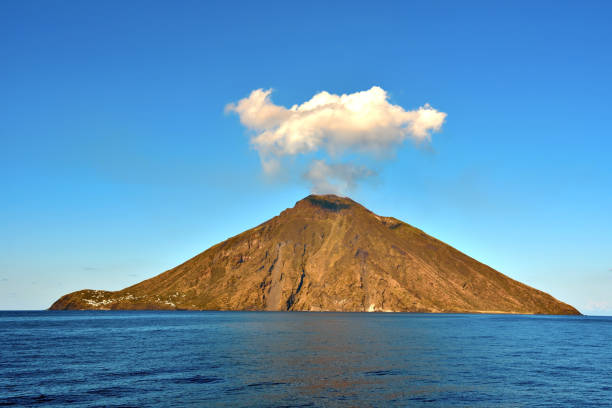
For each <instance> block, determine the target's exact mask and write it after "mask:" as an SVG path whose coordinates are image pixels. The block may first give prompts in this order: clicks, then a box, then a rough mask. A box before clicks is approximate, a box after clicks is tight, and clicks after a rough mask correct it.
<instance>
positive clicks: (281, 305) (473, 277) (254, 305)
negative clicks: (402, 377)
mask: <svg viewBox="0 0 612 408" xmlns="http://www.w3.org/2000/svg"><path fill="white" fill-rule="evenodd" d="M51 309H196V310H202V309H204V310H310V311H402V312H403V311H409V312H504V313H542V314H578V311H577V310H576V309H574V308H573V307H571V306H569V305H567V304H565V303H562V302H560V301H558V300H556V299H555V298H553V297H552V296H550V295H548V294H546V293H544V292H541V291H539V290H536V289H533V288H531V287H529V286H527V285H524V284H522V283H520V282H517V281H515V280H513V279H510V278H508V277H507V276H505V275H503V274H501V273H499V272H497V271H495V270H494V269H492V268H490V267H488V266H486V265H484V264H482V263H480V262H478V261H476V260H474V259H472V258H470V257H469V256H467V255H465V254H463V253H461V252H459V251H457V250H456V249H454V248H452V247H450V246H448V245H446V244H444V243H443V242H441V241H438V240H437V239H435V238H433V237H430V236H429V235H427V234H425V233H424V232H422V231H420V230H418V229H416V228H414V227H412V226H410V225H408V224H406V223H403V222H401V221H399V220H397V219H395V218H391V217H380V216H378V215H376V214H374V213H372V212H371V211H369V210H367V209H366V208H364V207H363V206H361V205H359V204H357V203H356V202H354V201H352V200H350V199H348V198H341V197H336V196H309V197H306V198H305V199H303V200H301V201H299V202H298V203H296V205H295V207H293V208H290V209H287V210H285V211H283V212H282V213H281V214H280V215H278V216H277V217H274V218H272V219H271V220H269V221H267V222H265V223H263V224H261V225H259V226H257V227H255V228H253V229H251V230H248V231H245V232H243V233H242V234H240V235H237V236H235V237H233V238H230V239H228V240H226V241H224V242H222V243H220V244H217V245H215V246H213V247H212V248H210V249H208V250H206V251H204V252H203V253H201V254H199V255H197V256H195V257H194V258H192V259H190V260H188V261H187V262H185V263H183V264H182V265H179V266H177V267H175V268H173V269H171V270H169V271H166V272H164V273H162V274H160V275H158V276H156V277H154V278H151V279H148V280H146V281H143V282H141V283H138V284H136V285H134V286H131V287H129V288H126V289H123V290H120V291H117V292H106V291H98V290H82V291H79V292H74V293H71V294H68V295H65V296H63V297H62V298H61V299H59V300H58V301H57V302H55V303H54V304H53V305H52V306H51Z"/></svg>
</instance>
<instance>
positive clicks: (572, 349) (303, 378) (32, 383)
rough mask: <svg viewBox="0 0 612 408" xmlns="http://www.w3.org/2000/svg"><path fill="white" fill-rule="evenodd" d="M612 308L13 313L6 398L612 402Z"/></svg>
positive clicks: (328, 403)
mask: <svg viewBox="0 0 612 408" xmlns="http://www.w3.org/2000/svg"><path fill="white" fill-rule="evenodd" d="M611 339H612V318H610V317H585V316H567V317H566V316H512V315H429V314H378V313H295V312H294V313H283V312H279V313H274V312H268V313H259V312H124V311H121V312H120V311H116V312H115V311H113V312H102V311H90V312H89V311H88V312H77V311H75V312H54V311H41V312H0V363H1V364H0V406H11V405H14V406H64V405H68V404H70V405H72V406H77V407H78V406H84V407H90V406H147V407H154V406H158V407H167V406H227V407H252V406H261V407H279V406H284V407H370V406H371V407H381V406H421V405H430V406H457V407H478V406H483V407H490V406H504V407H505V406H511V407H515V406H526V407H527V406H528V407H534V406H540V407H556V406H575V407H587V406H598V407H599V406H612V347H611V346H610V340H611Z"/></svg>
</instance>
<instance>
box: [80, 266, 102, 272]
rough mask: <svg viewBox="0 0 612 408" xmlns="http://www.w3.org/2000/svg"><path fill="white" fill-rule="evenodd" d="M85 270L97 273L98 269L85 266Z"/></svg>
mask: <svg viewBox="0 0 612 408" xmlns="http://www.w3.org/2000/svg"><path fill="white" fill-rule="evenodd" d="M83 270H84V271H97V270H98V268H95V267H93V266H83Z"/></svg>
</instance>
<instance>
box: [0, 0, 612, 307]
mask: <svg viewBox="0 0 612 408" xmlns="http://www.w3.org/2000/svg"><path fill="white" fill-rule="evenodd" d="M610 21H612V6H611V3H610V2H605V1H602V2H596V1H588V2H559V1H551V2H532V1H525V2H511V3H507V4H503V3H502V2H490V1H482V2H469V1H466V2H453V1H448V2H439V1H429V2H404V1H403V2H385V1H383V2H363V3H359V2H355V1H350V2H301V3H298V2H241V3H234V2H218V3H213V2H204V1H193V2H190V1H183V2H152V1H142V2H136V1H130V2H125V1H104V2H102V1H99V2H93V1H89V2H82V1H71V2H68V1H2V2H0V61H1V63H0V112H1V113H0V115H1V121H0V155H1V160H0V187H1V190H0V191H1V200H0V309H41V308H46V307H48V306H49V305H50V304H51V303H52V302H53V301H54V300H55V299H56V298H58V297H59V296H60V295H62V294H65V293H67V292H71V291H74V290H78V289H83V288H95V289H109V290H115V289H120V288H122V287H125V286H127V285H130V284H133V283H136V282H138V281H141V280H143V279H145V278H148V277H151V276H153V275H156V274H158V273H160V272H162V271H164V270H166V269H169V268H171V267H173V266H175V265H177V264H179V263H181V262H183V261H184V260H186V259H188V258H190V257H191V256H193V255H195V254H197V253H199V252H201V251H203V250H205V249H206V248H208V247H209V246H211V245H213V244H215V243H217V242H219V241H221V240H224V239H226V238H228V237H230V236H232V235H235V234H237V233H239V232H241V231H243V230H245V229H247V228H251V227H253V226H255V225H257V224H259V223H261V222H263V221H265V220H266V219H268V218H270V217H272V216H274V215H276V214H277V213H279V212H280V211H282V210H283V209H285V208H287V207H290V206H293V204H294V203H295V202H296V201H297V200H299V199H301V198H303V197H304V196H306V195H307V194H308V193H309V191H308V186H307V185H306V184H302V183H293V182H282V181H270V180H268V179H266V177H264V176H263V175H262V170H261V165H260V162H259V158H258V155H257V152H256V151H254V150H253V149H252V148H251V147H250V146H249V143H248V136H247V134H246V131H245V129H244V128H243V127H242V125H241V124H240V122H239V121H238V118H237V117H236V116H235V115H226V114H224V107H225V105H226V104H227V103H229V102H235V101H237V100H239V99H240V98H243V97H246V96H247V95H248V94H249V93H250V92H251V91H252V90H253V89H256V88H264V89H267V88H273V89H274V94H273V100H274V102H275V103H277V104H279V105H284V106H291V105H293V104H295V103H301V102H303V101H305V100H307V99H309V98H310V97H312V95H313V94H315V93H316V92H319V91H323V90H326V91H328V92H332V93H338V94H341V93H351V92H356V91H361V90H365V89H369V88H370V87H372V86H374V85H377V86H380V87H382V88H384V89H385V90H386V91H387V92H389V94H390V97H391V98H390V101H391V102H392V103H394V104H398V105H401V106H402V107H404V108H406V109H414V108H417V107H418V106H421V105H423V104H424V103H425V102H429V103H431V104H432V106H434V107H435V108H437V109H439V110H441V111H443V112H446V113H447V114H448V117H447V120H446V123H445V125H444V127H443V131H442V132H441V133H437V134H434V135H433V139H432V142H431V144H430V146H428V147H426V148H423V147H415V146H414V145H412V144H410V143H406V144H404V145H403V146H402V147H401V148H400V149H399V150H398V151H397V155H396V156H395V157H394V158H392V159H391V160H389V161H388V162H387V163H385V164H384V165H383V166H380V169H379V171H380V176H379V179H378V182H377V183H369V184H365V185H362V186H360V187H359V189H358V190H357V191H356V192H355V193H353V194H352V197H353V198H354V199H355V200H357V201H359V202H361V203H362V204H364V205H365V206H366V207H368V208H370V209H371V210H373V211H374V212H376V213H379V214H382V215H389V216H394V217H397V218H400V219H402V220H404V221H406V222H408V223H410V224H412V225H415V226H417V227H419V228H421V229H423V230H424V231H426V232H427V233H429V234H431V235H433V236H435V237H437V238H439V239H441V240H443V241H445V242H447V243H449V244H451V245H453V246H455V247H456V248H458V249H460V250H461V251H463V252H465V253H467V254H469V255H471V256H472V257H474V258H476V259H478V260H480V261H482V262H484V263H487V264H489V265H490V266H492V267H494V268H496V269H497V270H499V271H501V272H503V273H505V274H507V275H509V276H511V277H513V278H515V279H517V280H520V281H523V282H525V283H527V284H530V285H532V286H535V287H536V288H539V289H542V290H544V291H547V292H549V293H551V294H552V295H553V296H555V297H557V298H559V299H561V300H563V301H566V302H569V303H570V304H572V305H574V306H576V307H578V308H579V309H580V310H581V311H582V312H584V313H593V314H595V313H597V314H612V138H611V136H612V113H611V102H610V97H611V95H612V74H611V72H612V71H611V67H612V24H610Z"/></svg>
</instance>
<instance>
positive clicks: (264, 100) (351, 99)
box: [225, 86, 446, 187]
mask: <svg viewBox="0 0 612 408" xmlns="http://www.w3.org/2000/svg"><path fill="white" fill-rule="evenodd" d="M271 93H272V90H263V89H256V90H254V91H252V92H251V94H250V95H249V96H248V97H247V98H244V99H241V100H240V101H238V102H237V103H230V104H228V105H227V106H226V108H225V110H226V112H235V113H237V114H238V116H239V117H240V122H241V123H242V124H243V125H244V126H245V127H247V128H248V129H250V130H251V131H253V135H252V137H251V144H252V146H253V147H254V148H255V149H256V150H257V151H258V152H259V155H260V158H261V162H262V166H263V169H264V171H265V172H266V173H268V174H272V173H274V172H278V171H279V170H280V169H281V168H282V163H281V158H282V157H284V156H296V155H300V154H306V153H313V152H324V153H326V154H327V155H329V156H331V157H338V156H339V155H341V154H342V153H344V152H346V151H350V152H351V153H357V154H359V153H362V154H363V153H365V154H369V155H372V156H375V157H382V156H384V153H389V152H392V151H393V149H394V148H395V147H396V146H398V145H399V144H401V143H402V142H404V141H405V140H407V139H411V140H414V141H418V142H420V141H428V140H430V138H431V134H432V132H436V131H439V130H440V129H441V128H442V124H443V123H444V120H445V118H446V113H444V112H439V111H437V110H436V109H434V108H432V107H431V106H430V105H429V104H425V105H423V106H421V107H420V108H418V109H416V110H408V111H407V110H405V109H404V108H402V107H401V106H399V105H393V104H391V103H389V100H388V99H389V97H388V95H387V92H386V91H385V90H384V89H382V88H380V87H377V86H374V87H372V88H370V89H369V90H367V91H361V92H355V93H352V94H343V95H335V94H330V93H329V92H326V91H323V92H319V93H317V94H316V95H314V96H313V97H312V98H311V99H310V100H308V101H306V102H304V103H302V104H301V105H293V106H292V107H291V108H285V107H283V106H279V105H276V104H274V103H273V102H272V100H271V98H270V95H271ZM323 165H325V166H327V167H326V168H324V167H323ZM346 166H348V165H347V164H343V165H340V164H331V165H328V164H326V163H325V162H322V161H320V162H313V163H312V165H311V168H310V169H309V170H308V173H312V172H314V173H317V172H318V173H321V174H328V175H329V176H334V177H335V178H336V180H337V181H338V182H339V183H340V184H342V183H344V184H346V185H347V186H349V187H351V186H354V183H352V182H349V180H356V179H359V178H360V177H353V178H350V177H348V176H346V174H349V173H350V171H348V167H346ZM351 167H352V168H353V171H355V169H357V168H361V167H359V166H351ZM341 169H343V170H341ZM308 173H307V174H306V175H305V178H306V179H308V180H311V181H312V180H314V178H313V177H314V176H313V175H311V176H308ZM314 173H313V174H314ZM342 180H344V181H342ZM328 181H329V178H328ZM313 185H314V186H316V185H321V186H322V185H323V184H317V183H313ZM327 185H328V186H331V184H330V183H329V182H328V183H327Z"/></svg>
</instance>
